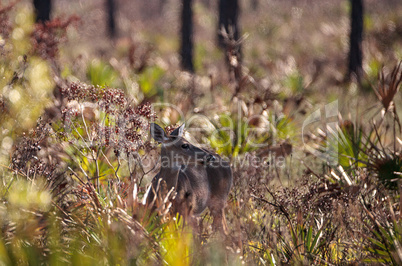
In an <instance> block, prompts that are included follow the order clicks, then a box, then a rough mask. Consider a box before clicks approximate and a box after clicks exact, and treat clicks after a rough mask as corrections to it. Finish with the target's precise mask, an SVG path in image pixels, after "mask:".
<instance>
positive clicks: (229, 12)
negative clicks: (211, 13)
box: [218, 0, 239, 48]
mask: <svg viewBox="0 0 402 266" xmlns="http://www.w3.org/2000/svg"><path fill="white" fill-rule="evenodd" d="M238 18H239V2H238V0H219V24H218V44H219V46H220V47H222V48H226V47H225V42H224V39H223V36H222V34H221V32H222V29H224V30H225V31H226V32H227V33H229V34H233V38H234V39H235V40H238V39H239V25H238Z"/></svg>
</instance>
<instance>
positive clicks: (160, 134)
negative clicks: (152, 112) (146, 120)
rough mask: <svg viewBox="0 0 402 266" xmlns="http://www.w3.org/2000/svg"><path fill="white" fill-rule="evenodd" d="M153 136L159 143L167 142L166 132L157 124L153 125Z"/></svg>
mask: <svg viewBox="0 0 402 266" xmlns="http://www.w3.org/2000/svg"><path fill="white" fill-rule="evenodd" d="M151 136H152V138H153V139H154V140H156V141H157V142H159V143H162V142H163V141H165V140H167V136H166V133H165V130H163V128H161V127H160V126H159V125H157V124H155V123H151Z"/></svg>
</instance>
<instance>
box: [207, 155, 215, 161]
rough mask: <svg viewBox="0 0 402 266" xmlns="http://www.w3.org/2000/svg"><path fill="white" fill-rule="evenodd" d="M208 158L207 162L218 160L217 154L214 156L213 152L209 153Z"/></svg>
mask: <svg viewBox="0 0 402 266" xmlns="http://www.w3.org/2000/svg"><path fill="white" fill-rule="evenodd" d="M206 159H207V162H213V161H215V160H216V158H215V156H213V155H212V154H210V155H208V156H207V158H206Z"/></svg>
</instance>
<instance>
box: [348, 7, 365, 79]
mask: <svg viewBox="0 0 402 266" xmlns="http://www.w3.org/2000/svg"><path fill="white" fill-rule="evenodd" d="M350 3H351V8H352V9H351V16H350V20H351V29H350V39H349V41H350V49H349V67H348V73H347V79H350V78H351V76H352V75H355V76H356V78H357V81H358V82H360V79H361V76H362V74H363V68H362V60H363V52H362V40H363V12H364V11H363V0H350Z"/></svg>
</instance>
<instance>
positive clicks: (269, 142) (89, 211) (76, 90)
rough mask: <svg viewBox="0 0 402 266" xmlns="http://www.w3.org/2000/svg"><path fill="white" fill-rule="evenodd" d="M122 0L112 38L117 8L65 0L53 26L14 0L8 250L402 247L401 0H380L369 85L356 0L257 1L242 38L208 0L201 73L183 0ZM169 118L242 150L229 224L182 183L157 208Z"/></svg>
mask: <svg viewBox="0 0 402 266" xmlns="http://www.w3.org/2000/svg"><path fill="white" fill-rule="evenodd" d="M120 2H121V4H122V5H123V6H120V8H119V9H118V10H116V11H115V15H116V18H120V20H119V21H123V22H125V23H126V24H124V23H122V25H121V28H120V29H119V31H116V32H115V34H116V35H114V38H113V39H112V40H110V39H109V38H108V37H107V36H108V34H107V31H106V29H107V27H106V25H107V21H108V20H107V18H106V16H103V17H102V16H99V14H102V12H104V11H101V10H102V8H103V6H101V7H97V6H96V7H94V6H90V4H88V3H81V4H78V3H70V1H53V6H52V8H54V10H55V11H54V12H55V13H54V15H53V16H52V17H54V19H52V20H50V21H48V22H46V23H44V24H35V23H34V20H35V19H34V15H33V14H34V11H33V10H34V9H33V6H32V4H31V2H30V1H24V0H23V1H16V2H14V1H5V2H4V1H2V2H1V3H0V54H1V57H0V74H1V75H0V76H1V79H0V89H1V91H0V92H1V94H0V147H1V148H0V179H1V182H0V228H1V230H0V264H5V265H15V264H33V265H38V264H96V265H99V264H105V265H115V264H120V265H126V264H130V265H131V264H133V265H134V264H168V265H170V264H171V265H189V264H195V265H204V264H211V265H212V264H214V265H215V264H219V265H220V264H228V265H240V264H243V263H246V264H251V265H254V264H256V265H259V264H261V265H267V264H270V265H281V264H299V265H305V264H325V265H331V264H358V263H377V264H396V265H400V264H401V263H402V222H401V221H402V219H401V209H400V206H401V193H402V183H401V177H402V126H401V121H400V117H401V109H402V108H401V103H402V96H401V93H400V87H401V84H402V61H401V58H402V46H401V44H402V37H401V32H402V18H401V17H400V16H399V14H401V12H402V9H401V6H400V5H397V3H396V2H395V1H392V0H387V1H381V4H375V3H373V1H367V4H366V5H365V17H364V23H365V31H364V32H365V36H364V39H363V47H364V59H363V70H364V74H363V75H362V77H361V80H360V82H359V83H354V82H349V81H348V82H347V81H345V80H344V79H343V77H344V74H345V73H347V63H345V62H346V61H347V60H346V55H345V53H346V52H345V51H347V44H346V43H345V40H346V39H347V37H348V32H347V25H348V23H346V21H347V19H348V17H349V12H348V8H349V6H348V3H349V2H350V1H347V0H345V1H316V2H319V3H314V4H311V3H309V4H308V5H310V6H309V8H306V6H305V5H307V4H302V3H299V4H298V5H294V3H293V2H294V1H268V2H263V1H260V2H259V3H258V8H259V10H261V11H258V10H254V7H253V6H251V7H249V6H248V4H247V3H248V1H239V3H240V8H242V10H243V11H242V13H241V14H242V15H241V16H242V17H241V20H240V21H241V22H240V23H241V25H242V28H241V32H242V33H248V34H249V37H248V38H241V40H240V41H239V40H235V39H233V38H232V36H231V35H232V34H230V33H227V34H226V35H225V34H223V35H222V36H223V37H224V38H225V43H226V54H224V53H223V52H221V50H220V48H218V47H217V45H216V44H214V43H212V42H210V41H208V40H210V39H211V38H215V37H214V36H216V25H215V24H214V23H215V22H216V21H217V17H215V16H214V15H213V13H214V12H215V11H216V10H217V6H214V5H213V4H211V3H209V1H205V2H208V5H204V4H203V2H202V1H201V2H194V3H193V7H194V18H195V19H194V23H195V25H194V28H195V29H196V30H195V33H194V34H195V35H194V36H195V39H198V40H199V41H197V42H195V47H194V68H195V69H194V71H195V73H188V72H183V71H180V64H179V60H177V54H176V51H177V50H178V49H177V48H178V42H177V37H176V35H177V33H175V32H172V29H171V28H172V27H171V25H172V21H171V20H172V18H171V16H170V14H175V13H178V11H177V10H178V9H177V7H175V5H173V4H172V5H169V4H165V5H163V7H164V8H163V10H160V9H159V8H150V7H149V6H148V7H147V8H144V7H143V6H142V3H143V2H142V1H119V3H120ZM153 2H154V1H149V5H150V6H152V3H153ZM157 2H158V3H159V1H157ZM168 2H170V1H168ZM335 2H336V3H335ZM253 3H254V2H253ZM256 3H257V2H255V3H254V4H253V5H257V4H256ZM80 5H83V6H80ZM215 5H217V4H215ZM324 7H325V8H324ZM214 8H215V9H214ZM154 9H155V10H154ZM89 10H91V11H89ZM92 10H93V11H92ZM253 10H254V11H253ZM246 11H247V12H246ZM152 12H155V13H152ZM156 14H158V16H159V14H162V15H161V16H160V17H159V18H156ZM70 15H71V16H70ZM149 17H151V18H152V19H150V18H149ZM151 20H152V21H151ZM139 21H142V23H145V24H146V27H143V26H141V25H142V24H140V23H139ZM92 25H97V26H96V28H93V26H92ZM99 25H105V27H104V28H105V29H104V30H101V29H100V28H101V27H100V26H99ZM133 29H135V30H136V31H137V32H136V33H135V35H134V34H133V33H132V32H131V31H132V30H133ZM122 36H130V37H122ZM240 45H241V46H242V48H241V60H240V58H239V57H240V55H239V54H240V53H239V47H240ZM226 58H228V59H229V60H226ZM155 120H157V121H158V123H159V124H165V125H166V126H168V125H169V127H168V128H167V130H168V131H169V130H172V129H173V128H174V127H175V125H177V124H181V123H183V122H186V125H187V129H188V130H187V131H188V132H189V133H190V135H191V137H192V141H193V142H198V144H199V145H204V146H205V147H207V148H208V149H214V150H215V151H216V152H217V153H219V154H220V155H222V156H226V157H227V158H228V160H230V161H231V164H232V169H233V174H234V183H233V187H232V191H231V193H230V196H229V201H228V203H227V204H228V206H227V208H226V217H227V220H228V227H229V231H230V232H229V234H228V235H227V236H224V235H220V233H219V232H213V231H212V228H211V223H212V220H211V217H210V215H209V213H208V212H206V213H204V214H202V216H201V217H199V221H198V222H199V226H197V227H192V226H190V225H187V224H184V222H183V219H182V218H181V217H179V216H178V215H177V214H175V213H172V212H170V206H171V204H170V201H171V200H172V198H173V197H174V193H172V194H169V195H168V196H167V197H166V199H161V200H160V203H159V206H158V207H157V208H156V210H155V211H154V212H151V210H150V209H149V208H147V206H145V204H144V199H145V198H146V195H147V189H148V186H149V184H150V180H151V179H152V177H153V176H154V175H155V173H156V172H157V171H158V158H159V156H158V146H157V143H155V142H153V141H151V139H150V136H149V123H150V122H151V121H155ZM324 120H325V121H324ZM186 138H187V136H186Z"/></svg>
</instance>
